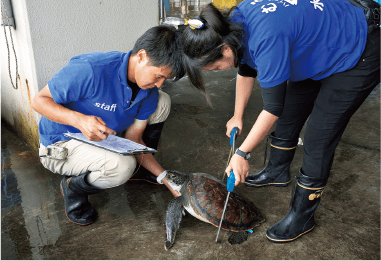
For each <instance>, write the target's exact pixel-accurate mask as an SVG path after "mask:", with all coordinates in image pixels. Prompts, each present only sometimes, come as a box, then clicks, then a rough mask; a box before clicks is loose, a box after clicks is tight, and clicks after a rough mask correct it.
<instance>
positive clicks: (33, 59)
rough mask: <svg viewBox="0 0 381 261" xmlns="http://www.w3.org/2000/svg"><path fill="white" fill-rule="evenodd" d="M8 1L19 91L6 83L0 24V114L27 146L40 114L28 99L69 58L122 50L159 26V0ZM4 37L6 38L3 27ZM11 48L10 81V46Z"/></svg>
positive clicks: (4, 45) (126, 49)
mask: <svg viewBox="0 0 381 261" xmlns="http://www.w3.org/2000/svg"><path fill="white" fill-rule="evenodd" d="M12 5H13V13H14V18H15V23H16V30H14V29H13V28H12V29H11V30H12V35H13V40H14V44H15V49H16V54H17V60H18V70H19V75H20V81H19V85H20V83H21V85H20V86H19V88H18V90H14V89H13V88H12V86H11V82H10V80H9V73H8V52H7V48H6V44H5V37H4V28H3V27H1V28H0V29H1V30H0V35H1V36H0V41H1V116H2V119H4V120H5V121H7V122H8V123H9V124H10V125H12V126H14V127H15V129H16V130H17V131H18V132H19V134H21V135H22V136H23V137H24V138H25V139H26V140H27V141H28V143H33V144H30V145H32V147H35V144H36V139H37V140H38V137H36V136H38V134H37V132H36V131H37V130H36V128H37V124H38V120H39V115H38V114H37V113H34V112H32V111H31V108H30V100H31V99H32V98H33V97H34V96H35V94H36V93H38V92H39V90H41V89H42V88H43V87H44V86H45V85H46V84H47V82H48V80H49V79H50V78H51V77H52V76H53V75H54V74H55V73H56V72H58V71H59V70H60V69H61V68H62V67H63V66H65V65H66V64H67V62H68V61H69V59H70V58H71V57H73V56H75V55H78V54H81V53H88V52H94V51H103V52H106V51H122V52H127V51H129V50H131V49H132V47H133V45H134V43H135V40H136V39H137V38H138V37H139V36H140V35H142V34H143V33H144V32H145V31H146V30H147V29H148V28H150V27H152V26H156V25H158V24H159V4H158V0H80V1H78V0H49V1H41V0H12ZM7 35H8V39H9V40H10V37H9V31H8V28H7ZM10 51H11V62H12V63H11V71H12V77H13V79H15V73H16V72H15V63H14V60H15V59H14V56H13V51H12V48H11V46H10ZM26 80H28V86H29V92H28V86H27V85H26Z"/></svg>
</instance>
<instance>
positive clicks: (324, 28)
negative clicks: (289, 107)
mask: <svg viewBox="0 0 381 261" xmlns="http://www.w3.org/2000/svg"><path fill="white" fill-rule="evenodd" d="M232 20H233V21H237V22H242V23H243V24H244V28H243V29H244V31H245V38H244V41H243V47H244V56H243V60H242V63H246V64H248V65H249V66H250V67H252V68H254V69H256V70H257V72H258V78H257V79H258V81H259V82H260V83H261V86H262V87H264V88H268V87H273V86H276V85H278V84H281V83H283V82H285V81H286V80H290V81H295V82H297V81H301V80H305V79H308V78H311V79H313V80H320V79H323V78H326V77H328V76H330V75H332V74H334V73H339V72H343V71H346V70H349V69H351V68H352V67H353V66H355V65H356V63H357V62H358V60H359V58H360V56H361V54H362V53H363V51H364V48H365V44H366V40H367V22H366V18H365V15H364V11H363V9H362V8H360V7H355V6H353V5H352V4H351V3H349V2H348V1H346V0H247V1H243V2H242V3H240V4H239V5H238V6H237V8H236V9H235V11H234V13H233V18H232Z"/></svg>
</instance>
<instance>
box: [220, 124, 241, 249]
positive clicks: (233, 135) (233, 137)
mask: <svg viewBox="0 0 381 261" xmlns="http://www.w3.org/2000/svg"><path fill="white" fill-rule="evenodd" d="M238 131H239V129H238V128H237V127H234V128H233V129H232V132H231V133H230V146H231V151H230V155H229V159H228V163H227V165H229V162H230V159H231V156H232V154H233V153H234V152H235V140H236V139H237V133H238ZM234 183H235V176H234V173H233V170H231V171H230V176H229V177H228V180H227V181H226V187H227V190H228V195H227V196H226V201H225V205H224V210H223V211H222V215H221V220H220V225H219V226H218V231H217V237H216V242H217V240H218V235H219V234H220V229H221V225H222V220H223V219H224V214H225V210H226V206H227V205H228V201H229V196H230V192H232V191H233V190H234Z"/></svg>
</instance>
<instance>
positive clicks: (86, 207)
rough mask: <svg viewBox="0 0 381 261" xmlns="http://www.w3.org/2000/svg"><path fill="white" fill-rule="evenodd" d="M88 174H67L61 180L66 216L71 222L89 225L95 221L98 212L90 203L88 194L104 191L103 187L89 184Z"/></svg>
mask: <svg viewBox="0 0 381 261" xmlns="http://www.w3.org/2000/svg"><path fill="white" fill-rule="evenodd" d="M86 175H87V174H83V175H80V176H76V177H70V176H65V177H64V178H63V179H62V181H61V193H62V195H63V197H64V199H65V213H66V216H67V218H68V219H69V220H70V221H71V222H73V223H75V224H78V225H88V224H91V223H93V222H94V221H95V219H96V212H95V211H94V210H93V209H92V207H91V205H90V202H89V200H88V195H91V194H96V193H99V192H101V191H102V189H98V188H94V187H92V186H90V185H88V184H87V183H86V180H85V178H86Z"/></svg>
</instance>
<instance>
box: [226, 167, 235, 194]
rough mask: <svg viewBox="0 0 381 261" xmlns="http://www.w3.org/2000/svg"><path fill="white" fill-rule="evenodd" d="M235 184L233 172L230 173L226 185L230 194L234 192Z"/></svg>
mask: <svg viewBox="0 0 381 261" xmlns="http://www.w3.org/2000/svg"><path fill="white" fill-rule="evenodd" d="M234 183H235V176H234V173H233V170H232V171H230V176H229V177H228V181H227V184H226V186H227V188H228V191H229V192H232V191H233V190H234Z"/></svg>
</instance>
